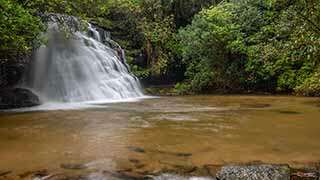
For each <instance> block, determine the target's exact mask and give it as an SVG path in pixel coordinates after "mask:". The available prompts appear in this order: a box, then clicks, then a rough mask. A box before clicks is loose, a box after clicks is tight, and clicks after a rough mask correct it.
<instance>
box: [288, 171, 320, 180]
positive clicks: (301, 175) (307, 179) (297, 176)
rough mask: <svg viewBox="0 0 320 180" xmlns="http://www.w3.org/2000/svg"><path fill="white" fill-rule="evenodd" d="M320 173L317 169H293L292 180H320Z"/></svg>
mask: <svg viewBox="0 0 320 180" xmlns="http://www.w3.org/2000/svg"><path fill="white" fill-rule="evenodd" d="M318 179H320V172H318V170H316V169H310V168H306V169H292V173H291V180H318Z"/></svg>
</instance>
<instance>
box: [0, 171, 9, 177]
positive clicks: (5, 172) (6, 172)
mask: <svg viewBox="0 0 320 180" xmlns="http://www.w3.org/2000/svg"><path fill="white" fill-rule="evenodd" d="M10 173H11V171H1V170H0V177H1V176H5V175H7V174H10Z"/></svg>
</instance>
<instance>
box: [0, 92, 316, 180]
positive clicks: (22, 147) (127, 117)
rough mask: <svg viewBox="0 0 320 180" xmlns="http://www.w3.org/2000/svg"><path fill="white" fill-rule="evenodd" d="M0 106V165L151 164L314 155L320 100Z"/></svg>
mask: <svg viewBox="0 0 320 180" xmlns="http://www.w3.org/2000/svg"><path fill="white" fill-rule="evenodd" d="M56 109H57V110H53V109H51V111H46V110H45V109H40V110H39V111H29V112H24V111H10V112H1V113H0V142H1V143H0V158H1V161H0V170H10V171H12V172H13V173H15V174H19V173H20V174H21V173H24V172H30V171H36V170H42V169H46V170H49V171H51V172H68V173H76V172H77V170H68V169H67V170H66V167H65V166H64V164H82V165H85V167H86V169H87V171H88V170H90V171H92V170H99V171H100V170H101V171H108V172H109V171H110V172H112V171H118V170H130V171H132V172H157V171H161V170H163V169H167V170H168V169H169V170H170V169H171V170H172V169H175V168H178V167H183V168H187V167H203V166H207V165H219V164H229V163H244V162H252V161H262V162H265V163H277V164H278V163H281V164H282V163H286V164H290V165H292V166H299V165H305V164H309V163H313V162H319V160H320V152H319V149H320V142H319V137H320V131H319V128H320V118H319V117H320V100H319V99H317V98H304V97H284V96H186V97H162V98H155V99H144V100H141V101H133V102H123V103H113V104H105V105H104V104H100V105H98V106H97V107H94V106H91V107H90V108H83V107H82V108H76V109H64V110H58V109H59V108H56Z"/></svg>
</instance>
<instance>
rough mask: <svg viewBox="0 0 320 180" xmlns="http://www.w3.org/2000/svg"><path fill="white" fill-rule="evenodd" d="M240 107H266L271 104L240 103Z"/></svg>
mask: <svg viewBox="0 0 320 180" xmlns="http://www.w3.org/2000/svg"><path fill="white" fill-rule="evenodd" d="M240 107H245V108H268V107H271V104H262V103H261V104H260V103H255V104H240Z"/></svg>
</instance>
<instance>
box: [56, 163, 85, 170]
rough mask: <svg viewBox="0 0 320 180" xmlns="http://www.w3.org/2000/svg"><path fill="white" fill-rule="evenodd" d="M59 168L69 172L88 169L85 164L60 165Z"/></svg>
mask: <svg viewBox="0 0 320 180" xmlns="http://www.w3.org/2000/svg"><path fill="white" fill-rule="evenodd" d="M60 167H61V168H63V169H71V170H83V169H87V168H88V167H87V166H86V165H85V164H61V165H60Z"/></svg>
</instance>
